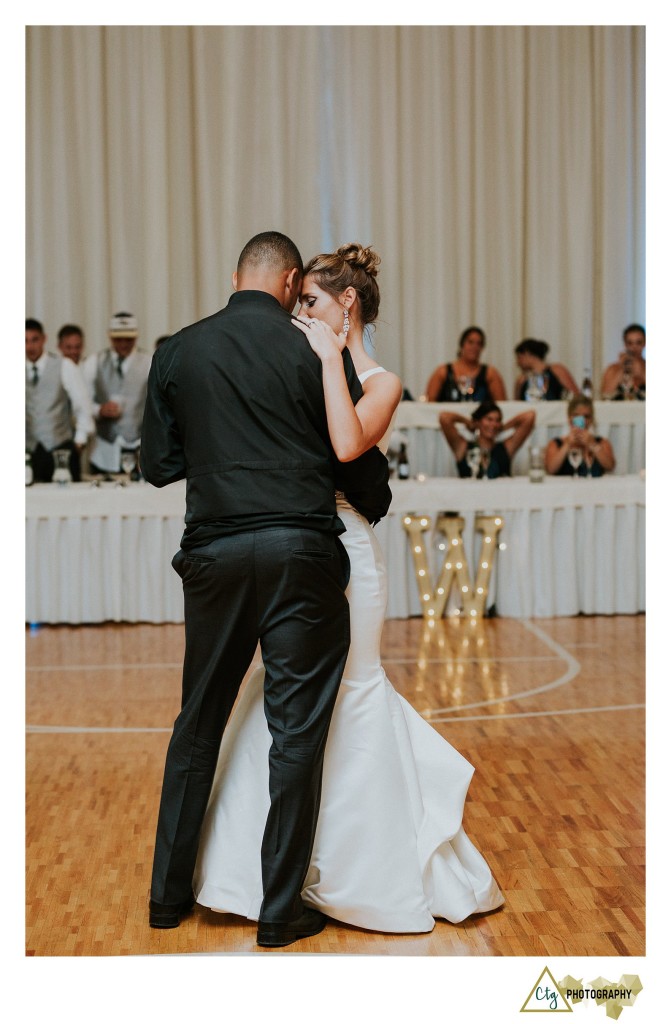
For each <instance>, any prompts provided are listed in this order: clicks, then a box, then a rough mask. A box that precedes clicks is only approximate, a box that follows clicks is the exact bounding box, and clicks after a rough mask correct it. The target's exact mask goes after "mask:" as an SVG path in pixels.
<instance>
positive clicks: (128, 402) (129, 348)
mask: <svg viewBox="0 0 671 1024" xmlns="http://www.w3.org/2000/svg"><path fill="white" fill-rule="evenodd" d="M137 336H138V329H137V320H136V319H135V317H134V316H133V315H132V313H116V314H115V315H114V316H113V317H112V319H111V320H110V327H109V338H110V343H111V347H110V348H108V349H107V350H106V351H105V352H100V353H97V354H95V355H91V356H89V358H88V359H87V360H86V361H85V362H84V376H85V378H86V382H87V384H88V386H89V390H90V394H91V400H92V405H93V415H94V416H95V420H96V436H95V438H94V441H93V445H92V448H91V453H90V466H91V472H92V473H105V474H107V473H118V472H120V469H121V451H122V449H123V448H137V447H138V446H139V444H140V433H141V430H142V417H143V416H144V405H145V401H146V398H147V377H148V376H149V367H150V365H151V356H150V355H149V354H148V353H146V352H143V351H142V350H141V349H136V347H135V343H136V341H137Z"/></svg>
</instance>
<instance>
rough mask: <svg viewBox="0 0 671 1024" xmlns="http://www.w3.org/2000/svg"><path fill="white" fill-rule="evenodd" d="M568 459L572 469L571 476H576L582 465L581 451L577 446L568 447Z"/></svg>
mask: <svg viewBox="0 0 671 1024" xmlns="http://www.w3.org/2000/svg"><path fill="white" fill-rule="evenodd" d="M568 461H569V465H570V466H571V469H572V470H573V476H578V469H579V468H580V466H581V465H582V452H581V451H580V449H579V448H571V449H569V453H568Z"/></svg>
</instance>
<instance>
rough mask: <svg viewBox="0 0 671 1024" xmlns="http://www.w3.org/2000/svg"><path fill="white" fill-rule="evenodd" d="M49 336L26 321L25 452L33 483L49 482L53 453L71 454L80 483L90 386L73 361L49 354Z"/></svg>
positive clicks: (88, 431)
mask: <svg viewBox="0 0 671 1024" xmlns="http://www.w3.org/2000/svg"><path fill="white" fill-rule="evenodd" d="M46 343H47V336H46V334H45V333H44V329H43V327H42V324H41V323H40V322H39V320H33V319H28V320H26V451H27V452H29V453H30V461H31V465H32V467H33V479H34V480H35V481H36V482H38V483H40V482H41V483H48V482H49V481H50V480H51V477H52V476H53V472H54V457H53V454H52V453H53V452H55V451H56V450H57V449H59V448H65V449H68V450H69V452H70V473H71V474H72V479H73V480H80V479H81V467H80V461H79V455H80V452H81V450H82V448H83V447H84V445H85V444H86V439H87V437H88V435H89V434H91V433H93V431H94V429H95V428H94V425H93V418H92V416H91V405H90V403H89V399H88V395H87V393H86V385H85V384H84V381H83V379H82V375H81V372H80V370H79V369H78V368H77V367H76V366H75V364H74V363H73V362H72V360H71V359H63V358H62V357H61V356H57V355H54V354H53V353H52V352H45V346H46Z"/></svg>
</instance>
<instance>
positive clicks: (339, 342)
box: [292, 316, 347, 361]
mask: <svg viewBox="0 0 671 1024" xmlns="http://www.w3.org/2000/svg"><path fill="white" fill-rule="evenodd" d="M292 319H293V322H294V323H295V325H296V327H298V328H299V330H301V331H302V332H303V334H304V335H305V337H306V338H307V339H308V341H309V342H310V348H311V349H312V351H313V352H316V354H317V355H318V356H319V358H320V359H321V360H322V361H323V360H324V359H328V358H329V356H333V355H335V354H336V353H338V354H339V353H340V352H342V350H343V349H344V347H345V342H346V340H347V339H346V338H345V335H344V334H342V333H341V334H336V333H335V331H333V330H332V329H331V328H330V327H329V325H328V324H327V323H324V321H323V320H317V319H314V318H312V317H301V316H294V317H292Z"/></svg>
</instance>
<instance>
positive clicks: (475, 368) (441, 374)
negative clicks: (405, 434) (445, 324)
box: [426, 327, 506, 402]
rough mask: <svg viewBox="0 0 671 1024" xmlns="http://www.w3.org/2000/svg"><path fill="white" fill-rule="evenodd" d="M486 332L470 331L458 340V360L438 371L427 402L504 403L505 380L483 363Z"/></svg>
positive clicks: (468, 328)
mask: <svg viewBox="0 0 671 1024" xmlns="http://www.w3.org/2000/svg"><path fill="white" fill-rule="evenodd" d="M484 347H485V332H484V331H483V330H481V329H480V328H479V327H467V328H466V330H465V331H463V332H462V335H461V337H460V338H459V348H458V352H457V358H456V359H455V361H454V362H453V363H445V364H444V365H441V366H438V367H436V369H435V370H434V371H433V373H432V374H431V377H430V378H429V383H428V384H427V385H426V400H427V402H484V401H487V400H489V401H496V402H503V401H505V398H506V388H505V384H504V383H503V377H502V376H501V374H500V373H499V371H498V370H495V369H494V367H493V366H488V365H487V363H481V362H480V356H481V354H482V350H483V348H484Z"/></svg>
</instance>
